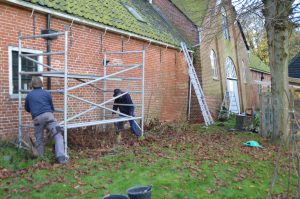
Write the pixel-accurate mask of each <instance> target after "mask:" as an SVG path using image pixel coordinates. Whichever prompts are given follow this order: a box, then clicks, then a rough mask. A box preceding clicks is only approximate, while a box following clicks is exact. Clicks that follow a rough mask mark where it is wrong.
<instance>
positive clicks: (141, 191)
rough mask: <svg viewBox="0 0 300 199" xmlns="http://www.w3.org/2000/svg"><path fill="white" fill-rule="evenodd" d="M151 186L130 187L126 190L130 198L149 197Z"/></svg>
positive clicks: (142, 198)
mask: <svg viewBox="0 0 300 199" xmlns="http://www.w3.org/2000/svg"><path fill="white" fill-rule="evenodd" d="M151 191H152V186H140V187H132V188H130V189H128V190H127V193H128V196H129V198H130V199H151Z"/></svg>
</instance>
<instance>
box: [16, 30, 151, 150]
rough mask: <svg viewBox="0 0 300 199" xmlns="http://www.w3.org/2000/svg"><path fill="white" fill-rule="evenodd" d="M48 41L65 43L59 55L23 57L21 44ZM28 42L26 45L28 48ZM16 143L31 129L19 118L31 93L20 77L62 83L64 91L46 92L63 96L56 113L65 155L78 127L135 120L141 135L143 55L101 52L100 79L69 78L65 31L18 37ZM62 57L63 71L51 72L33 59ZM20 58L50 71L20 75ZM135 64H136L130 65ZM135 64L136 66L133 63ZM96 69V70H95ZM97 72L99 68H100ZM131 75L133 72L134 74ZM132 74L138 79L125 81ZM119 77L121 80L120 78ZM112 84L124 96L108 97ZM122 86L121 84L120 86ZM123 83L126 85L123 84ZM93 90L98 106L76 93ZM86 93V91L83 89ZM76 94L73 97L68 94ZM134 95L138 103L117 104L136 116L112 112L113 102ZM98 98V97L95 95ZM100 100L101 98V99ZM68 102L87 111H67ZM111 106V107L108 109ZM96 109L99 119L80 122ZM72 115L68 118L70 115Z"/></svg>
mask: <svg viewBox="0 0 300 199" xmlns="http://www.w3.org/2000/svg"><path fill="white" fill-rule="evenodd" d="M49 37H52V38H53V37H60V38H61V37H63V43H64V50H63V51H59V52H46V53H37V54H25V53H22V52H23V51H22V41H25V40H26V41H28V40H36V39H43V38H44V39H45V38H49ZM28 43H29V42H27V44H28ZM18 46H19V48H18V55H19V56H18V118H19V120H18V131H19V134H18V141H19V144H20V143H21V142H22V133H23V129H24V128H34V126H33V125H32V124H28V120H26V121H23V119H22V117H24V116H23V114H22V111H23V106H22V95H23V94H26V93H28V92H30V90H27V88H22V77H23V76H26V75H27V76H28V75H30V76H34V75H36V76H41V77H52V78H60V79H63V88H62V89H54V90H48V92H51V93H60V94H62V95H63V110H60V111H59V110H58V109H56V111H58V112H62V113H63V119H62V121H60V122H59V125H60V126H61V127H62V128H63V130H64V146H65V154H66V155H67V154H68V153H67V149H68V147H67V146H68V144H67V135H68V129H71V128H78V127H87V126H93V125H103V124H111V123H116V122H124V121H129V120H134V121H135V122H136V121H137V120H138V121H140V124H138V122H136V124H137V125H138V127H139V129H140V131H141V134H142V135H143V134H144V77H145V76H144V73H145V71H144V64H145V51H144V50H142V51H128V52H104V53H103V76H98V75H95V74H93V75H90V74H71V73H70V72H69V70H68V68H70V66H69V65H68V31H65V32H56V33H51V34H42V35H33V36H22V35H21V33H20V34H19V37H18ZM58 55H60V56H63V67H60V68H54V67H53V66H49V65H47V64H44V63H42V62H40V61H37V60H35V59H33V58H34V57H38V56H51V58H53V57H54V56H58ZM134 55H138V56H137V58H135V59H132V60H131V61H130V63H128V64H127V63H124V62H123V61H121V62H122V63H120V60H122V59H124V60H128V58H130V56H134ZM113 56H119V58H118V60H119V62H118V63H116V62H114V61H113ZM120 57H121V59H120ZM22 58H25V59H27V60H30V61H32V62H34V63H36V64H37V65H38V66H43V68H48V69H50V70H48V71H30V72H29V71H23V70H22ZM137 60H139V61H137ZM133 61H135V63H133ZM136 62H138V63H136ZM97 67H98V66H97ZM99 68H100V67H99ZM133 71H134V72H133ZM131 73H132V74H134V75H138V77H128V74H131ZM120 76H121V77H120ZM70 80H74V81H75V82H77V84H76V85H74V83H73V82H72V83H73V84H72V85H70V84H71V83H70ZM128 81H130V82H135V83H134V84H133V85H134V86H133V87H129V85H132V84H130V83H127V82H128ZM111 82H118V84H116V85H118V88H121V89H122V90H123V91H124V93H122V94H121V95H119V96H117V97H112V94H111V95H107V93H112V92H113V89H114V88H116V87H115V86H116V85H114V84H111ZM120 82H121V83H120ZM122 82H125V83H123V84H122ZM96 83H101V84H102V85H103V88H101V87H99V86H96V85H95V84H96ZM87 86H88V87H89V88H93V89H95V90H96V91H97V92H99V93H101V94H100V95H99V97H98V99H102V100H101V103H99V102H93V101H91V100H90V99H84V97H86V96H84V97H82V96H80V95H79V94H81V95H82V92H79V91H78V92H77V90H79V89H85V87H87ZM85 90H87V89H85ZM72 91H73V92H75V93H76V94H71V93H72ZM127 93H130V94H134V95H135V97H136V98H135V99H138V103H137V104H134V105H127V104H117V105H122V106H135V107H138V108H139V110H140V111H139V112H138V114H137V115H136V116H130V115H126V114H123V113H121V112H119V111H115V110H113V108H112V107H111V106H113V105H114V100H115V99H117V98H119V97H121V96H123V95H125V94H127ZM97 96H98V95H97ZM101 97H102V98H101ZM70 99H73V100H77V101H79V102H81V103H84V104H86V105H88V107H89V108H86V109H85V110H83V111H81V112H79V113H75V114H74V113H73V112H72V111H70V109H71V108H73V107H72V105H71V104H69V102H70ZM109 106H110V107H109ZM96 109H100V110H102V116H101V115H100V113H99V117H98V118H97V117H96V118H93V119H92V118H90V119H89V121H87V120H86V119H85V121H80V118H81V117H82V116H85V115H86V114H87V113H90V112H91V111H94V110H96ZM72 113H73V115H72V116H71V114H72ZM107 113H110V114H109V115H110V116H111V115H112V114H111V113H116V114H119V118H111V117H109V116H108V115H107ZM26 122H27V123H26ZM91 139H92V138H91Z"/></svg>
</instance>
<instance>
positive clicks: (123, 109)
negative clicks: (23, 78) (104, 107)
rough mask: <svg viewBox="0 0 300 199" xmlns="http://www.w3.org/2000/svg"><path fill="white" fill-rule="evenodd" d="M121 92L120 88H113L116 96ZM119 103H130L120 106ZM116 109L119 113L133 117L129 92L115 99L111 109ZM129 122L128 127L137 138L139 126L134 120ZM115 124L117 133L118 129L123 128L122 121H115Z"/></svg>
mask: <svg viewBox="0 0 300 199" xmlns="http://www.w3.org/2000/svg"><path fill="white" fill-rule="evenodd" d="M123 93H124V92H122V91H121V90H120V89H115V90H114V95H113V96H114V97H117V96H118V95H121V94H123ZM119 104H128V105H131V106H122V105H119ZM118 109H119V110H120V112H121V113H123V114H126V115H129V116H133V117H134V106H133V102H132V100H131V96H130V95H129V93H127V94H125V95H122V96H121V97H119V98H117V99H115V101H114V105H113V110H115V111H117V110H118ZM112 114H113V115H114V114H116V113H114V112H113V113H112ZM119 117H124V116H122V115H119ZM129 124H130V127H131V128H132V130H133V133H134V134H135V136H136V137H137V138H139V137H140V133H139V128H138V126H137V124H136V121H134V120H129ZM115 126H116V129H117V134H119V133H120V131H121V130H122V129H123V122H117V123H115Z"/></svg>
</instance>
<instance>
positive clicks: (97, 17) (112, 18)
mask: <svg viewBox="0 0 300 199" xmlns="http://www.w3.org/2000/svg"><path fill="white" fill-rule="evenodd" d="M23 1H27V2H30V3H32V4H38V5H40V6H43V7H48V8H51V9H54V10H56V11H59V12H63V13H66V14H70V15H73V16H77V17H81V18H84V19H87V20H91V21H94V22H97V23H101V24H105V25H108V26H111V27H115V28H118V29H121V30H125V31H128V32H132V33H135V34H138V35H141V36H144V37H147V38H151V39H154V40H157V41H161V42H165V43H168V44H171V45H176V46H179V45H180V41H182V40H183V39H182V37H181V36H180V34H179V32H178V31H177V30H174V29H173V28H171V27H170V26H169V25H168V23H167V22H166V21H165V20H164V19H163V18H162V17H161V16H160V15H159V14H158V13H157V12H156V11H155V9H153V7H152V5H151V4H149V3H148V2H147V1H146V0H23ZM124 3H125V4H127V5H129V6H130V7H132V8H133V9H134V10H135V11H136V12H137V13H138V14H139V15H140V16H141V17H142V18H143V20H144V21H145V22H141V21H139V20H138V19H137V18H135V17H134V15H133V14H131V13H130V12H129V11H128V9H127V8H126V7H125V6H123V4H124Z"/></svg>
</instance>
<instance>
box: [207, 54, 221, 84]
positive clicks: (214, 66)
mask: <svg viewBox="0 0 300 199" xmlns="http://www.w3.org/2000/svg"><path fill="white" fill-rule="evenodd" d="M209 57H210V65H211V76H212V78H213V79H214V80H218V79H219V74H218V64H217V55H216V53H215V51H214V50H213V49H211V50H210V56H209Z"/></svg>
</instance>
